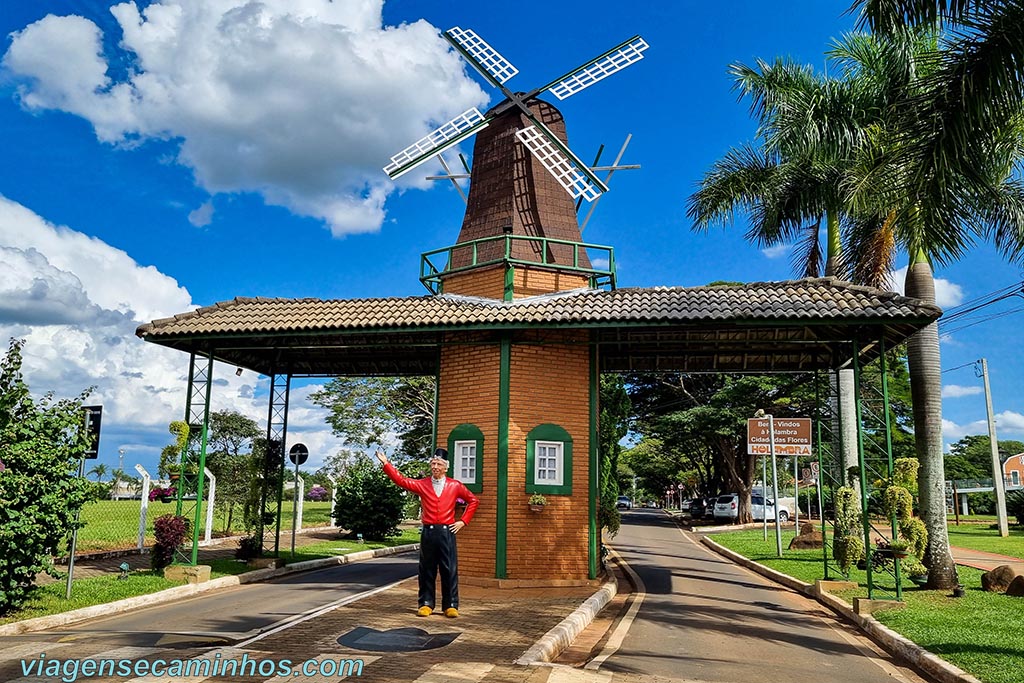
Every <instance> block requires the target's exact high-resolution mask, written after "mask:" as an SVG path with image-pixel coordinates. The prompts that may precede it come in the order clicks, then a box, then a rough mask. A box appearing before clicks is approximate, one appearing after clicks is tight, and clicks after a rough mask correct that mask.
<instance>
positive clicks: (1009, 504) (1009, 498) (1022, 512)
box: [1006, 491, 1024, 525]
mask: <svg viewBox="0 0 1024 683" xmlns="http://www.w3.org/2000/svg"><path fill="white" fill-rule="evenodd" d="M1006 514H1007V515H1013V516H1014V517H1016V518H1017V524H1021V525H1024V491H1010V492H1009V493H1007V494H1006Z"/></svg>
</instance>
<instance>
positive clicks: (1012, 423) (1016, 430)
mask: <svg viewBox="0 0 1024 683" xmlns="http://www.w3.org/2000/svg"><path fill="white" fill-rule="evenodd" d="M996 430H997V437H996V438H997V439H998V438H999V437H1000V436H1003V435H1004V433H1007V432H1009V433H1013V434H1017V435H1018V436H1019V435H1022V434H1024V415H1021V414H1020V413H1017V412H1014V411H1012V410H1004V411H1003V412H1001V413H996Z"/></svg>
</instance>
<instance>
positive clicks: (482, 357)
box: [437, 335, 501, 579]
mask: <svg viewBox="0 0 1024 683" xmlns="http://www.w3.org/2000/svg"><path fill="white" fill-rule="evenodd" d="M448 341H450V342H452V343H451V344H448V345H446V346H445V347H444V348H443V349H442V350H441V383H440V389H439V391H438V404H437V443H438V445H439V446H446V444H447V443H448V434H450V433H451V431H452V429H454V428H455V427H457V426H458V425H460V424H464V423H469V424H475V425H476V426H477V427H479V428H480V431H482V432H483V434H484V452H483V462H482V466H481V468H480V475H481V477H482V479H483V492H482V493H479V494H477V495H478V496H479V497H480V507H478V508H477V510H476V515H475V516H474V517H473V521H472V523H470V524H469V525H467V526H466V527H465V528H464V529H463V530H462V531H460V532H459V537H458V543H459V572H460V573H462V574H465V575H466V576H474V577H483V578H492V579H493V578H494V572H495V565H494V548H495V524H496V519H497V517H496V510H497V508H496V506H495V503H496V502H497V478H498V380H499V369H500V362H501V350H500V347H499V346H498V344H497V343H487V342H486V340H484V339H482V338H481V337H480V336H476V337H473V336H470V335H463V336H459V337H451V338H449V339H448ZM469 341H477V342H479V343H478V344H467V342H469Z"/></svg>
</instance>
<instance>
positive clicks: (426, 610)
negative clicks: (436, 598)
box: [416, 605, 434, 617]
mask: <svg viewBox="0 0 1024 683" xmlns="http://www.w3.org/2000/svg"><path fill="white" fill-rule="evenodd" d="M433 613H434V608H433V607H428V606H427V605H423V607H420V608H419V609H418V610H416V616H418V617H429V616H430V615H431V614H433Z"/></svg>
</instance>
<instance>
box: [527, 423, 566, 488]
mask: <svg viewBox="0 0 1024 683" xmlns="http://www.w3.org/2000/svg"><path fill="white" fill-rule="evenodd" d="M538 442H540V443H542V444H543V443H544V442H549V443H555V444H561V446H562V483H561V484H547V483H544V482H543V481H538V480H537V478H536V477H537V467H536V465H537V443H538ZM526 492H527V493H544V494H553V495H563V496H568V495H572V436H571V435H570V434H569V432H567V431H565V430H564V429H562V428H561V427H559V426H558V425H556V424H542V425H537V426H536V427H534V428H533V429H532V430H531V431H530V433H529V434H527V435H526Z"/></svg>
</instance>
